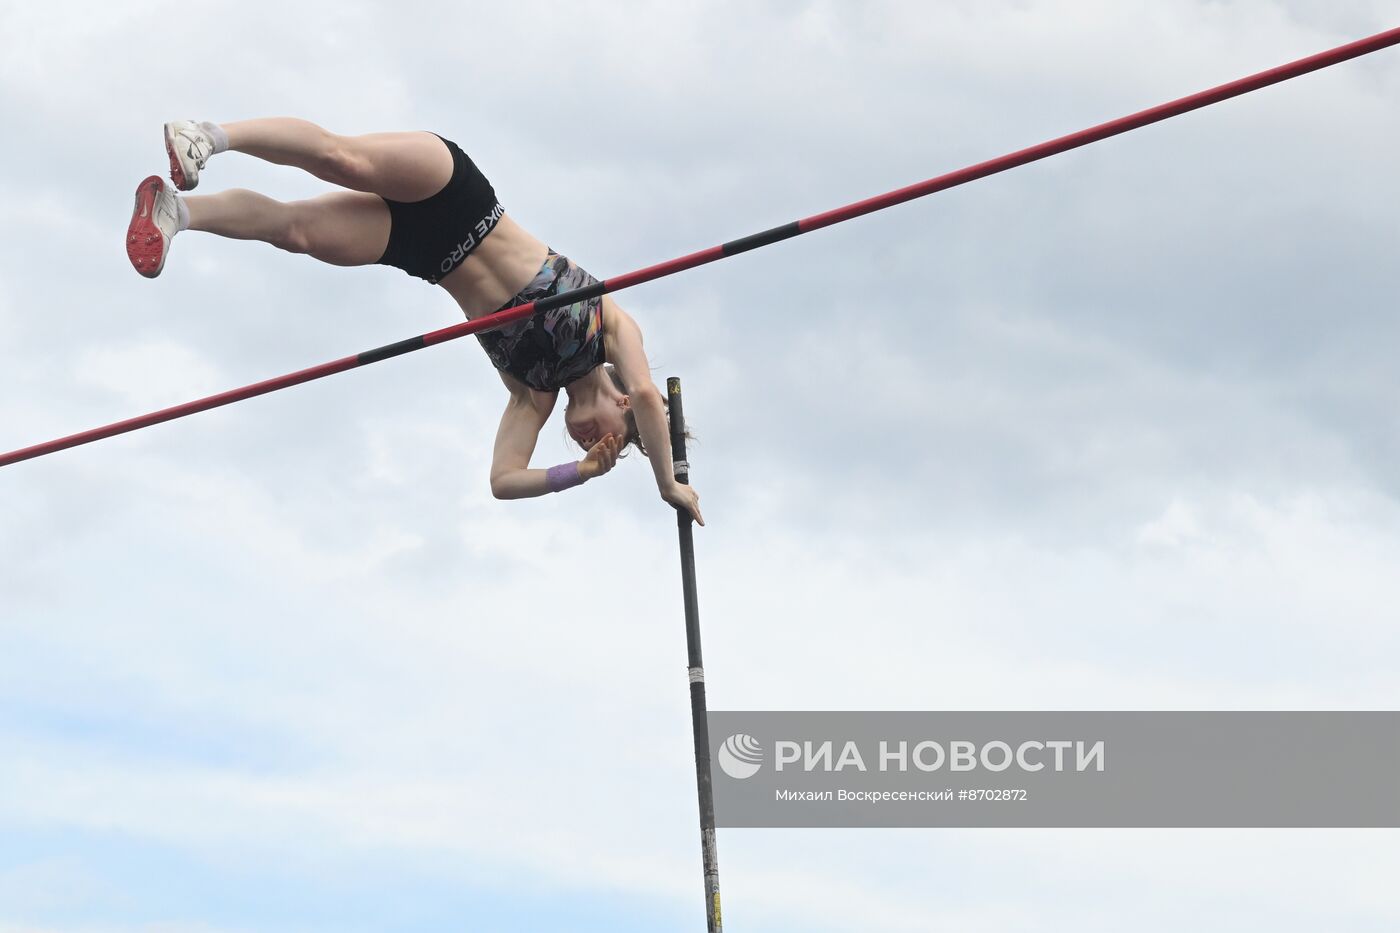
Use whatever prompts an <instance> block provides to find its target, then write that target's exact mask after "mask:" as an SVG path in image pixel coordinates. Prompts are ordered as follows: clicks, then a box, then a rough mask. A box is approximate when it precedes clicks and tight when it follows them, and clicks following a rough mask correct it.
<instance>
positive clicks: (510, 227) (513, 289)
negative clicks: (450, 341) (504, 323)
mask: <svg viewBox="0 0 1400 933" xmlns="http://www.w3.org/2000/svg"><path fill="white" fill-rule="evenodd" d="M548 253H549V247H548V246H547V245H546V244H545V243H544V242H543V241H541V240H539V239H537V238H536V237H534V236H533V235H531V234H530V232H529V231H527V230H526V229H525V228H524V227H522V226H520V225H519V224H518V223H516V222H515V221H514V220H513V219H512V218H511V216H510V215H509V214H502V215H501V219H500V220H499V221H498V222H497V224H496V227H495V229H494V230H492V231H491V233H490V234H488V235H487V237H486V238H485V239H484V240H482V241H481V242H480V243H478V244H477V246H476V249H474V250H472V254H471V255H470V256H468V257H467V258H466V259H464V260H462V264H461V265H459V266H458V267H457V268H456V269H453V270H452V271H451V272H450V273H448V275H447V277H446V278H444V279H443V280H442V281H441V282H439V283H438V284H439V285H441V286H442V287H443V288H445V289H447V293H448V294H450V295H451V296H452V297H453V298H454V299H455V300H456V302H457V305H458V306H459V307H460V308H461V309H462V313H463V314H465V315H466V316H467V320H472V319H473V318H477V317H480V316H481V315H483V314H490V313H491V312H492V311H495V310H496V309H497V308H499V307H500V306H501V305H503V304H505V303H506V302H507V301H510V300H511V299H512V298H514V297H515V296H516V294H517V293H518V292H519V291H520V290H521V289H523V288H524V287H525V286H526V285H529V284H530V280H531V279H533V278H534V277H535V273H537V272H539V271H540V266H542V265H543V264H544V258H545V256H546V255H547V254H548Z"/></svg>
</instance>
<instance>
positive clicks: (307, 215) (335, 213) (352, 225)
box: [184, 143, 441, 266]
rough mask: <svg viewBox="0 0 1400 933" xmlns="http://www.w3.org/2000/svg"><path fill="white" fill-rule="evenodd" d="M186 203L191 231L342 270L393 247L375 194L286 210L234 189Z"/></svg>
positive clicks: (296, 204) (384, 209) (327, 197)
mask: <svg viewBox="0 0 1400 933" xmlns="http://www.w3.org/2000/svg"><path fill="white" fill-rule="evenodd" d="M439 145H441V144H440V143H439ZM184 201H185V204H186V205H187V206H188V207H189V210H190V229H191V230H204V231H207V232H209V233H217V234H218V235H220V236H226V237H233V238H234V239H239V240H261V241H263V242H264V243H271V244H272V245H273V246H276V247H277V248H279V249H284V250H287V251H288V252H293V253H307V254H309V255H311V256H313V257H314V258H316V259H319V260H321V261H322V262H328V263H332V264H334V265H337V266H364V265H370V264H371V263H374V262H376V261H378V259H379V257H380V256H382V255H384V248H385V247H386V246H387V245H388V243H389V223H390V221H389V208H388V206H387V205H385V203H384V201H383V200H382V199H381V198H380V197H379V196H378V195H375V194H365V193H360V192H353V191H335V192H331V193H330V194H323V195H321V196H320V197H317V198H311V199H310V200H307V201H293V202H291V203H287V204H284V203H283V202H281V201H274V200H273V199H272V198H269V197H266V196H264V195H261V194H258V193H257V192H255V191H245V190H242V189H237V188H235V189H233V190H230V191H222V192H220V193H219V194H212V195H205V196H201V195H187V196H185V198H184Z"/></svg>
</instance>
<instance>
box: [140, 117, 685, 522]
mask: <svg viewBox="0 0 1400 933" xmlns="http://www.w3.org/2000/svg"><path fill="white" fill-rule="evenodd" d="M165 148H166V154H167V155H168V156H169V157H170V177H171V179H172V180H173V181H174V183H175V184H174V186H171V185H170V184H169V183H167V182H166V181H165V180H164V179H162V178H161V177H160V176H158V175H152V176H151V177H149V178H147V179H146V180H145V181H143V182H141V184H140V185H139V186H138V187H137V189H136V206H135V209H134V211H133V212H132V215H131V224H130V226H129V227H128V229H127V237H126V251H127V256H128V257H130V259H131V263H132V265H133V266H135V268H136V271H137V272H139V273H141V274H142V275H144V276H147V277H148V278H155V277H156V276H158V275H160V273H161V270H162V269H163V268H164V267H165V261H166V257H167V255H168V254H169V252H170V243H171V241H172V240H173V239H174V237H175V235H176V234H177V233H179V232H181V231H183V230H203V231H206V232H208V233H215V234H218V235H219V236H225V237H232V238H235V239H240V240H261V241H262V242H264V243H270V244H272V245H273V246H276V247H278V248H279V249H284V250H287V251H289V252H293V253H306V254H307V255H310V256H312V257H314V258H316V259H319V260H321V261H322V262H327V263H331V264H333V265H338V266H363V265H373V264H380V265H388V266H393V267H395V268H397V269H402V270H403V271H405V272H407V273H408V274H409V275H412V276H416V277H418V278H420V279H424V280H425V281H427V282H429V283H431V284H434V285H438V286H440V287H442V288H443V289H445V290H446V291H447V293H448V294H449V295H451V296H452V297H453V298H454V299H455V300H456V302H457V304H458V306H459V307H461V309H462V312H463V313H464V314H465V315H466V316H467V319H468V320H472V319H475V318H477V317H480V316H482V315H487V314H491V313H493V312H496V311H503V310H505V309H507V308H513V307H516V306H517V305H522V304H525V303H526V302H529V301H534V300H537V299H541V298H544V297H545V296H547V295H554V294H557V293H561V292H565V291H571V290H573V289H575V288H581V287H584V286H586V285H591V284H594V283H596V282H597V281H598V280H597V279H595V278H593V277H592V276H591V275H589V274H588V273H587V272H585V271H583V270H582V269H580V268H579V267H578V266H576V265H574V264H573V263H572V262H570V261H569V260H568V258H566V257H564V256H561V255H559V254H558V253H556V252H555V251H554V250H552V249H550V248H549V247H547V246H546V245H545V244H544V243H543V242H542V241H540V240H538V239H536V238H535V237H534V236H532V235H530V234H529V233H528V232H527V231H526V230H524V229H523V228H522V227H521V226H520V225H519V224H517V223H516V222H515V221H514V220H512V219H511V218H510V216H509V215H507V214H506V213H505V210H504V209H503V208H502V207H501V205H500V202H499V201H497V199H496V192H495V190H494V189H493V188H492V187H491V183H490V182H488V181H487V180H486V177H485V176H484V175H482V173H481V171H480V170H479V169H477V167H476V165H475V164H474V163H473V162H472V160H471V159H470V158H468V156H467V154H466V153H465V152H463V151H462V150H461V149H460V148H459V147H458V146H457V145H456V144H455V143H453V142H451V141H449V140H447V139H443V138H442V137H440V136H437V135H436V134H433V133H427V132H405V133H371V134H368V135H365V136H338V135H336V134H334V133H331V132H329V131H327V130H324V129H322V128H321V127H319V126H316V125H315V124H313V123H309V122H307V121H305V120H299V119H294V118H290V117H272V118H266V119H258V120H243V121H239V122H236V123H226V124H222V125H220V124H216V123H209V122H203V123H197V122H194V121H191V120H179V121H175V122H172V123H167V124H166V125H165ZM224 151H234V152H243V153H247V154H248V155H251V156H254V157H256V158H259V159H264V160H266V161H268V162H274V163H277V164H278V165H291V166H295V167H296V168H299V169H302V170H304V171H307V172H310V173H311V174H312V175H315V176H316V177H317V178H320V179H322V180H323V181H328V182H330V183H331V184H334V185H338V186H340V187H341V188H344V189H349V190H344V191H335V192H331V193H328V194H323V195H321V196H319V197H315V198H311V199H310V200H306V201H294V202H291V203H286V204H284V203H282V202H280V201H275V200H273V199H271V198H268V197H265V196H263V195H261V194H257V193H256V192H253V191H246V190H241V189H232V190H229V191H222V192H220V193H218V194H214V195H207V196H199V195H191V196H182V195H181V194H180V193H179V192H180V191H189V190H191V189H192V188H194V187H195V186H196V185H197V184H198V183H199V173H200V171H201V170H202V169H203V168H204V167H205V165H206V164H207V163H208V161H209V159H210V158H211V157H212V156H214V155H216V154H218V153H220V152H224ZM177 189H178V190H177ZM476 337H477V340H478V341H480V343H481V346H482V348H483V349H485V351H486V355H487V356H488V357H489V358H490V360H491V363H492V365H494V366H495V367H496V369H497V370H498V371H499V372H500V375H501V380H502V381H503V382H504V383H505V385H506V389H507V390H508V391H509V393H510V400H509V401H508V402H507V403H506V410H505V414H504V415H503V416H502V417H501V424H500V428H499V429H498V430H497V432H496V446H495V451H494V455H493V458H492V463H491V492H492V494H493V495H495V496H496V497H497V498H500V499H520V498H525V497H528V496H541V495H545V494H547V493H551V492H559V491H562V490H564V489H568V488H570V487H572V486H576V485H579V484H580V483H583V482H585V481H586V480H589V479H593V478H594V477H597V476H602V475H603V474H604V473H607V472H608V471H609V470H611V469H612V468H613V465H614V464H615V463H616V462H617V459H618V457H619V456H620V455H622V453H623V451H625V449H626V448H627V447H628V446H629V445H634V444H635V445H636V447H637V448H638V449H639V450H640V451H641V452H642V454H643V455H644V456H646V457H647V458H648V459H649V460H650V462H651V467H652V473H653V474H654V475H655V478H656V486H657V490H658V492H660V494H661V498H662V499H664V500H665V501H666V502H668V503H670V504H671V505H673V506H675V507H677V508H683V509H685V510H687V511H688V512H689V513H690V515H691V516H692V517H693V518H694V519H695V521H697V522H699V523H700V524H701V525H703V524H704V523H705V522H704V520H703V519H702V518H701V516H700V506H699V498H700V497H699V496H698V495H697V494H696V492H695V490H694V489H693V488H692V487H690V486H687V485H683V484H681V483H677V482H676V481H675V478H674V476H673V474H672V466H671V440H670V436H669V433H668V427H667V423H666V402H665V398H664V396H663V395H662V393H661V391H660V390H659V389H657V387H656V386H655V385H654V384H653V383H652V381H651V370H650V368H649V367H648V365H647V358H646V353H645V352H644V350H643V349H642V332H641V329H640V328H639V327H638V326H637V322H636V321H634V320H633V319H632V318H631V317H630V316H629V315H628V314H627V313H626V312H624V311H623V310H622V309H621V308H619V307H618V306H617V303H616V302H615V301H613V300H612V298H611V297H609V296H607V295H601V296H599V297H596V298H591V299H587V300H585V301H580V302H578V303H576V304H572V305H567V306H564V307H559V308H554V309H551V310H547V311H543V312H536V313H535V314H533V315H532V316H531V317H529V318H526V319H524V320H521V321H518V322H515V323H513V324H509V325H507V326H505V327H502V328H499V329H496V330H493V331H485V332H482V333H479V334H477V335H476ZM560 389H563V390H564V392H565V393H566V394H567V395H568V397H569V402H568V404H567V405H566V406H565V409H564V423H565V426H566V427H567V428H568V431H569V435H570V436H571V437H572V438H573V439H574V440H575V442H577V443H578V444H579V446H580V447H581V448H582V449H583V450H585V451H586V452H587V453H586V454H585V455H584V457H583V459H582V460H579V461H574V462H572V463H563V464H559V465H557V466H552V467H550V468H548V469H545V470H539V469H534V470H532V469H530V457H531V455H532V454H533V453H534V450H535V443H536V441H537V440H538V437H539V432H540V429H541V428H543V427H544V424H545V422H546V421H547V420H548V419H549V416H550V414H551V412H552V411H553V410H554V404H555V401H556V400H557V399H558V396H559V390H560Z"/></svg>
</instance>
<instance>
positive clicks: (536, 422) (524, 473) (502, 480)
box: [491, 373, 558, 499]
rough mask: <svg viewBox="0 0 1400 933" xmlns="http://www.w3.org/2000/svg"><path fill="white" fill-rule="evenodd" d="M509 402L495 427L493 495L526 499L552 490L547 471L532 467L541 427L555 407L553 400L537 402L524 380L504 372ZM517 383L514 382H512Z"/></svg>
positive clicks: (492, 474) (492, 470) (502, 374)
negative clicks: (498, 424)
mask: <svg viewBox="0 0 1400 933" xmlns="http://www.w3.org/2000/svg"><path fill="white" fill-rule="evenodd" d="M501 379H502V380H504V381H505V384H506V388H508V389H510V401H508V402H506V411H505V414H503V415H501V426H500V427H499V428H497V429H496V447H495V450H494V451H493V452H492V454H491V495H493V496H495V497H496V498H497V499H525V498H529V497H530V496H543V495H545V494H547V493H548V492H549V480H548V477H547V476H546V471H545V470H532V469H530V468H529V467H530V457H531V455H533V454H534V452H535V442H536V441H537V440H538V439H539V436H540V428H542V427H544V425H545V422H546V421H548V420H549V415H550V412H552V411H553V410H554V400H555V398H557V397H558V396H557V394H556V395H555V396H553V397H551V398H550V400H549V402H548V403H544V402H537V401H536V397H535V396H534V395H532V394H531V392H530V390H529V389H528V388H527V387H526V386H525V384H524V383H523V382H520V380H518V379H516V378H514V377H513V376H510V375H508V374H506V373H501ZM512 383H514V384H512Z"/></svg>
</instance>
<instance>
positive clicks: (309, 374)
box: [0, 27, 1400, 466]
mask: <svg viewBox="0 0 1400 933" xmlns="http://www.w3.org/2000/svg"><path fill="white" fill-rule="evenodd" d="M1397 43H1400V27H1398V28H1395V29H1389V30H1386V31H1385V32H1380V33H1377V34H1376V35H1374V36H1368V37H1367V38H1365V39H1358V40H1357V41H1355V42H1349V43H1347V44H1346V45H1341V46H1338V47H1336V48H1334V49H1329V50H1327V51H1325V52H1319V53H1318V54H1316V55H1310V56H1308V57H1307V58H1300V59H1298V60H1297V61H1293V62H1289V63H1288V64H1285V65H1280V66H1278V67H1277V68H1270V69H1269V70H1267V71H1261V72H1259V73H1258V74H1254V75H1250V76H1248V77H1245V78H1240V79H1239V80H1236V81H1231V82H1229V83H1227V84H1221V85H1218V86H1217V87H1213V88H1209V89H1207V90H1204V91H1200V92H1198V93H1196V94H1191V95H1188V96H1186V97H1181V98H1178V99H1176V100H1173V101H1169V102H1167V103H1165V104H1160V105H1158V106H1156V107H1150V108H1148V109H1147V110H1141V111H1138V112H1137V113H1133V114H1129V115H1128V116H1125V117H1120V118H1118V119H1116V120H1110V121H1108V122H1107V123H1100V124H1098V125H1097V126H1092V127H1089V128H1088V129H1086V130H1080V131H1079V132H1077V133H1070V134H1068V135H1066V136H1060V137H1058V138H1056V139H1052V140H1048V141H1046V142H1043V143H1040V144H1039V145H1035V146H1031V147H1029V148H1026V149H1020V150H1018V151H1016V152H1012V153H1008V154H1007V155H1004V156H1000V157H998V158H995V159H990V160H988V161H986V162H979V163H978V164H976V165H971V166H968V167H967V168H963V169H958V170H957V171H954V172H949V173H947V174H945V175H939V176H937V177H935V178H930V179H928V180H926V181H922V182H919V183H918V184H914V185H909V186H908V187H905V188H899V189H896V190H894V191H890V192H886V193H885V194H881V195H877V196H876V197H873V198H867V199H866V200H864V201H857V202H855V203H854V204H848V205H846V206H845V207H838V208H836V209H834V210H830V211H826V212H825V213H821V214H814V215H812V216H811V217H807V218H804V219H802V220H799V221H796V222H795V223H793V224H789V225H787V226H786V227H775V228H774V229H772V230H770V231H765V232H763V233H757V234H753V235H752V236H750V237H744V238H742V239H740V240H733V241H730V242H728V243H724V244H721V245H719V246H713V247H710V248H709V249H704V250H700V251H699V252H695V253H690V254H689V255H686V256H681V257H679V258H677V259H671V260H668V261H667V262H662V263H657V264H656V265H654V266H648V267H646V268H645V269H638V270H636V271H635V272H628V273H625V274H623V275H618V276H614V277H613V278H610V279H606V280H605V281H604V282H603V283H602V291H603V292H616V291H621V290H622V289H624V288H631V287H632V286H633V285H640V284H641V283H643V282H650V281H652V280H654V279H659V278H663V277H665V276H668V275H674V274H676V273H677V272H683V271H685V270H686V269H693V268H695V267H696V266H702V265H705V264H706V263H711V262H715V261H716V260H719V259H723V258H725V257H726V256H732V255H734V254H736V253H738V252H742V251H744V250H747V249H754V248H757V247H760V246H765V245H767V244H768V243H772V242H777V241H778V240H780V239H786V238H788V237H791V236H797V235H800V234H803V233H808V232H810V231H812V230H818V229H820V228H822V227H829V226H831V225H832V224H838V223H841V222H843V221H846V220H851V219H852V218H855V217H860V216H862V215H864V214H869V213H873V212H875V211H880V210H884V209H885V208H887V207H893V206H895V205H896V204H903V203H904V202H906V201H912V200H914V199H915V198H922V197H925V196H927V195H930V194H933V193H935V192H938V191H944V190H946V189H948V188H952V187H955V186H957V185H962V184H966V183H967V182H970V181H975V180H976V179H979V178H985V177H987V176H988V175H995V174H997V173H998V172H1004V171H1006V170H1007V169H1011V168H1016V167H1017V166H1021V165H1025V164H1026V163H1028V162H1035V161H1037V160H1040V159H1044V158H1047V157H1049V156H1052V155H1056V154H1058V153H1061V152H1065V151H1066V150H1069V149H1075V148H1078V147H1080V146H1086V145H1088V144H1089V143H1092V142H1097V141H1098V140H1101V139H1106V138H1107V137H1110V136H1116V135H1118V134H1120V133H1126V132H1128V131H1129V130H1134V129H1137V128H1139V127H1142V126H1147V125H1148V124H1150V123H1157V122H1159V121H1161V120H1166V119H1168V118H1170V117H1175V116H1179V115H1180V114H1183V113H1187V112H1189V111H1192V110H1197V109H1199V108H1201V107H1207V106H1209V105H1211V104H1215V103H1219V102H1220V101H1223V100H1228V99H1229V98H1231V97H1237V96H1239V95H1241V94H1247V93H1249V92H1250V91H1255V90H1258V89H1260V88H1263V87H1268V86H1269V85H1271V84H1277V83H1279V82H1280V81H1286V80H1288V79H1289V78H1296V77H1298V76H1299V75H1304V74H1307V73H1308V72H1311V71H1317V70H1318V69H1320V68H1326V67H1328V66H1329V65H1335V64H1338V63H1340V62H1344V61H1347V60H1348V59H1352V58H1356V57H1358V56H1361V55H1366V54H1368V53H1370V52H1376V51H1379V50H1380V49H1384V48H1388V47H1389V46H1392V45H1395V44H1397ZM746 241H747V242H746ZM593 289H594V293H597V292H596V289H597V286H594V287H593ZM585 290H586V289H579V290H577V291H576V292H566V293H564V294H561V295H555V296H551V297H550V298H549V299H545V300H544V301H541V302H531V303H530V304H525V305H520V306H519V307H517V308H512V309H510V310H509V311H505V312H501V313H499V314H493V315H490V316H489V317H482V318H477V319H476V320H474V321H465V322H463V323H460V324H454V325H452V326H451V327H444V328H442V329H441V330H435V331H433V332H431V333H428V334H424V335H422V336H421V337H416V338H412V339H411V340H407V341H403V342H401V343H400V344H391V345H390V346H388V347H381V348H379V349H378V350H369V351H366V352H364V353H360V354H358V355H356V356H350V357H345V358H344V359H339V360H333V361H332V362H329V363H323V364H321V365H320V366H313V367H311V368H309V369H303V370H300V371H298V372H295V373H289V374H288V375H285V376H278V377H277V378H275V379H268V380H265V381H263V382H257V383H254V384H252V385H249V386H244V387H243V388H241V389H233V390H231V391H228V392H222V393H220V394H218V395H211V396H209V397H208V398H203V399H198V400H196V401H193V402H187V403H185V404H183V405H176V406H174V407H172V408H166V409H163V410H161V411H157V412H152V413H151V414H148V415H141V416H140V417H136V418H130V419H128V420H126V421H118V422H116V423H115V424H109V425H106V426H104V427H100V428H94V429H92V430H90V431H83V432H81V433H78V434H72V435H69V436H68V437H64V438H59V439H58V440H53V441H48V442H46V443H43V444H36V445H34V446H33V447H25V448H23V449H21V450H15V451H11V452H10V453H6V454H0V466H7V465H9V464H11V463H17V462H19V461H21V460H29V459H32V458H34V457H42V456H44V455H45V454H51V453H54V452H56V451H59V450H64V449H67V448H69V447H76V446H78V445H79V444H87V443H90V442H92V441H96V440H101V439H102V438H105V437H111V436H113V435H115V434H123V433H126V432H128V431H135V430H138V429H140V428H145V427H150V426H151V425H154V424H159V423H161V422H162V421H170V420H172V419H174V418H181V417H184V416H185V415H192V414H194V413H195V412H200V411H206V410H208V409H210V408H217V407H219V406H221V405H228V404H231V403H233V402H239V401H243V400H244V399H248V398H252V397H254V396H256V395H264V394H266V393H268V392H275V391H277V390H278V389H285V388H288V387H290V386H294V385H298V384H299V383H303V382H309V381H311V380H313V379H320V378H322V377H323V376H329V375H332V374H334V373H338V372H344V371H345V370H347V369H354V368H356V367H358V366H365V365H368V364H370V363H375V362H379V361H380V360H382V359H387V358H388V357H389V356H397V355H400V354H402V353H407V352H412V351H413V350H418V349H422V348H423V347H427V346H432V345H433V344H438V343H445V342H447V341H449V340H456V339H457V338H458V337H465V336H466V335H467V334H472V333H478V332H481V331H486V330H494V329H495V328H497V327H502V326H504V325H506V324H509V323H511V322H512V321H516V320H519V319H520V318H522V317H524V316H526V315H528V314H530V313H531V312H532V311H534V310H536V308H537V307H539V308H541V309H543V307H544V306H545V305H546V302H547V303H548V306H549V307H558V306H559V305H562V304H567V303H570V296H571V295H574V294H577V295H578V298H579V299H582V298H583V297H584V295H583V294H582V292H583V291H585ZM576 300H577V299H576Z"/></svg>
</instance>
